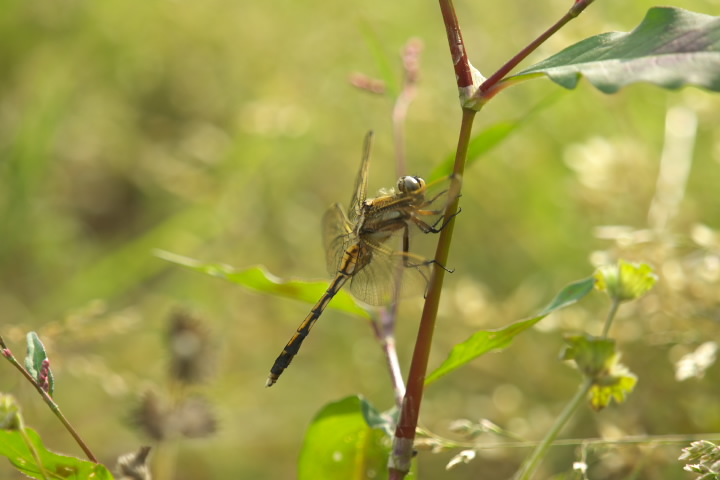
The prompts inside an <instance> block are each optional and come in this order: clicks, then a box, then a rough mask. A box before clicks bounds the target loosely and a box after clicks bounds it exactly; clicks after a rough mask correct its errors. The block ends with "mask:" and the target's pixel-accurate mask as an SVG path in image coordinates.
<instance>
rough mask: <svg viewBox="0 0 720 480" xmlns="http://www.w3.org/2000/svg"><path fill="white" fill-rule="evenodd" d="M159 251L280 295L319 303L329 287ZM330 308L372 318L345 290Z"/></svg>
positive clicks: (199, 268)
mask: <svg viewBox="0 0 720 480" xmlns="http://www.w3.org/2000/svg"><path fill="white" fill-rule="evenodd" d="M155 255H156V256H158V257H160V258H162V259H164V260H167V261H169V262H173V263H176V264H178V265H182V266H183V267H187V268H190V269H192V270H196V271H198V272H201V273H205V274H207V275H210V276H213V277H218V278H222V279H224V280H228V281H230V282H232V283H235V284H237V285H240V286H243V287H245V288H247V289H249V290H254V291H256V292H261V293H267V294H270V295H276V296H279V297H285V298H292V299H294V300H300V301H303V302H307V303H310V304H315V303H316V302H317V301H318V300H319V299H320V297H322V295H323V294H324V293H325V290H327V288H328V285H329V283H328V282H306V281H300V280H283V279H280V278H278V277H276V276H275V275H273V274H271V273H270V272H268V271H267V270H266V269H265V267H263V266H255V267H248V268H245V269H242V270H237V269H235V268H233V267H231V266H230V265H224V264H221V263H202V262H200V261H198V260H195V259H192V258H188V257H183V256H182V255H176V254H174V253H170V252H165V251H163V250H156V251H155ZM328 308H332V309H335V310H339V311H342V312H345V313H349V314H351V315H356V316H359V317H362V318H370V314H369V313H368V312H367V311H366V310H365V309H363V308H361V307H360V306H358V304H357V303H356V302H355V300H354V299H353V297H352V296H351V295H350V294H349V293H347V292H345V291H343V290H341V291H339V292H338V293H337V295H335V298H333V300H332V301H331V302H330V304H329V305H328Z"/></svg>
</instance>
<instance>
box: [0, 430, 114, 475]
mask: <svg viewBox="0 0 720 480" xmlns="http://www.w3.org/2000/svg"><path fill="white" fill-rule="evenodd" d="M24 432H25V433H26V434H27V438H28V440H29V441H30V444H31V445H32V446H33V447H34V449H35V451H36V452H37V454H38V458H39V459H40V462H41V463H42V467H43V469H44V470H45V472H46V473H47V474H48V478H52V479H61V478H62V479H69V480H87V479H93V480H112V478H113V477H112V475H111V474H110V472H109V471H108V469H107V468H105V467H104V466H103V465H99V464H96V463H92V462H88V461H86V460H80V459H79V458H75V457H70V456H66V455H59V454H57V453H53V452H51V451H50V450H48V449H47V448H45V446H44V445H43V443H42V440H41V439H40V436H39V435H38V434H37V432H35V431H34V430H33V429H31V428H25V429H24ZM0 455H2V456H4V457H7V458H8V460H10V463H12V464H13V466H14V467H15V468H17V469H18V470H20V471H21V472H22V473H24V474H25V475H27V476H28V477H30V478H37V479H42V478H44V477H43V475H42V473H41V469H40V468H39V466H38V464H37V462H36V461H35V458H34V457H33V455H32V453H31V452H30V449H29V448H28V445H27V443H25V439H24V438H23V431H21V430H0Z"/></svg>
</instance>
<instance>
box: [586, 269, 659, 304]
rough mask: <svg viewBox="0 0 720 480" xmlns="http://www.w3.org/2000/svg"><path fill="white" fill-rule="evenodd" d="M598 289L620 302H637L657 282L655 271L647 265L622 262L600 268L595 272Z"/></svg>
mask: <svg viewBox="0 0 720 480" xmlns="http://www.w3.org/2000/svg"><path fill="white" fill-rule="evenodd" d="M595 279H596V280H597V284H596V285H597V288H598V290H600V291H601V292H607V294H608V295H609V296H610V298H613V299H615V300H617V301H619V302H625V301H628V300H635V299H637V298H640V297H642V296H643V295H645V294H646V293H647V292H649V291H650V290H651V289H652V287H653V286H654V285H655V283H656V282H657V279H658V277H657V275H656V274H655V270H653V268H652V267H651V266H650V265H648V264H647V263H631V262H626V261H625V260H620V261H618V263H617V264H616V265H607V266H604V267H600V268H598V269H597V271H596V272H595Z"/></svg>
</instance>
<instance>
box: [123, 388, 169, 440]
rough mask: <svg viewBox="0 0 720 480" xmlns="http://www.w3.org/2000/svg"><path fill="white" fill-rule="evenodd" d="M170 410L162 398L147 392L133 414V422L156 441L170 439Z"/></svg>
mask: <svg viewBox="0 0 720 480" xmlns="http://www.w3.org/2000/svg"><path fill="white" fill-rule="evenodd" d="M169 413H170V412H169V410H168V407H167V405H166V404H165V402H163V400H162V399H161V398H160V396H159V395H158V394H157V393H155V392H152V391H148V392H145V394H144V395H143V396H142V398H141V400H140V405H139V406H138V407H137V409H135V410H134V411H133V412H132V413H131V422H132V423H133V424H134V425H135V426H137V427H139V428H140V429H142V430H143V432H145V434H146V435H147V436H148V437H150V438H151V439H153V440H155V441H158V442H159V441H162V440H164V439H166V438H167V437H168V430H169V429H168V417H169Z"/></svg>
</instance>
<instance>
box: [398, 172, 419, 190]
mask: <svg viewBox="0 0 720 480" xmlns="http://www.w3.org/2000/svg"><path fill="white" fill-rule="evenodd" d="M397 189H398V192H400V193H409V194H412V193H417V192H420V191H422V190H424V189H425V180H423V179H422V178H420V177H413V176H410V175H406V176H404V177H400V178H399V179H398V183H397Z"/></svg>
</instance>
